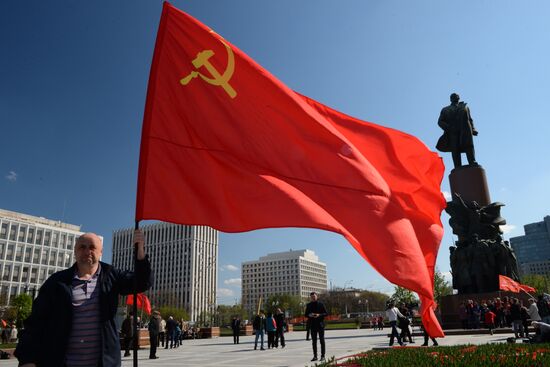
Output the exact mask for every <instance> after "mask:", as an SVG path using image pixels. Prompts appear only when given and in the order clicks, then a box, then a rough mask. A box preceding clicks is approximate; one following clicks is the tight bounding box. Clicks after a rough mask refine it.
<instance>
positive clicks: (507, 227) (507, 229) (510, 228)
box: [500, 224, 516, 234]
mask: <svg viewBox="0 0 550 367" xmlns="http://www.w3.org/2000/svg"><path fill="white" fill-rule="evenodd" d="M500 229H501V230H502V232H503V233H504V234H507V233H510V232H512V231H513V230H514V229H516V226H515V225H513V224H505V225H503V226H500Z"/></svg>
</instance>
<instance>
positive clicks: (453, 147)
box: [436, 93, 477, 168]
mask: <svg viewBox="0 0 550 367" xmlns="http://www.w3.org/2000/svg"><path fill="white" fill-rule="evenodd" d="M450 98H451V104H450V105H449V106H447V107H444V108H443V109H442V110H441V114H440V115H439V120H438V121H437V124H438V125H439V127H441V128H442V129H443V135H442V136H441V137H440V138H439V140H438V142H437V145H436V148H437V150H439V151H441V152H452V155H453V163H454V166H455V168H457V167H461V166H462V157H461V154H462V153H466V158H467V159H468V164H469V165H471V166H475V165H477V162H476V158H475V151H474V138H473V136H475V135H477V130H476V129H475V127H474V120H473V119H472V116H471V115H470V109H469V108H468V106H467V105H466V103H465V102H460V96H459V95H458V94H456V93H453V94H451V97H450Z"/></svg>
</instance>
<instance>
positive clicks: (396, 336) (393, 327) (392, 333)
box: [390, 321, 401, 347]
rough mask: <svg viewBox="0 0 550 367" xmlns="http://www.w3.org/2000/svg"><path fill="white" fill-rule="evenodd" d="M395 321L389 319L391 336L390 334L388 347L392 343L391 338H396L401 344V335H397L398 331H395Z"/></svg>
mask: <svg viewBox="0 0 550 367" xmlns="http://www.w3.org/2000/svg"><path fill="white" fill-rule="evenodd" d="M396 325H397V321H390V326H391V336H390V347H391V346H392V345H393V340H394V339H395V338H397V342H398V343H399V344H401V336H399V333H398V332H397V328H396Z"/></svg>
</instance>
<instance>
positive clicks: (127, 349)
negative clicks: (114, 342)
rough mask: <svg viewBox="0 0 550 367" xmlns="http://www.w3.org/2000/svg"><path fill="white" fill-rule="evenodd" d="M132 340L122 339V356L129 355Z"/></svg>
mask: <svg viewBox="0 0 550 367" xmlns="http://www.w3.org/2000/svg"><path fill="white" fill-rule="evenodd" d="M133 340H134V338H133V337H131V336H125V337H124V355H128V354H130V349H132V348H133V346H134V345H133V344H132V341H133Z"/></svg>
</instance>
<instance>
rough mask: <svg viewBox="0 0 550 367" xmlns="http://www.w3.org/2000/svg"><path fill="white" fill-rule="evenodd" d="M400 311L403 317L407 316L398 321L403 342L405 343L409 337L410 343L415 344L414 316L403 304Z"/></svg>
mask: <svg viewBox="0 0 550 367" xmlns="http://www.w3.org/2000/svg"><path fill="white" fill-rule="evenodd" d="M399 311H400V312H401V314H402V315H403V316H405V317H400V318H399V321H398V325H399V328H400V329H401V340H403V341H405V340H407V337H408V339H409V343H414V341H413V339H412V333H411V318H412V314H411V312H410V311H409V309H408V308H407V306H406V305H405V304H404V303H402V304H401V307H400V308H399Z"/></svg>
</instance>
